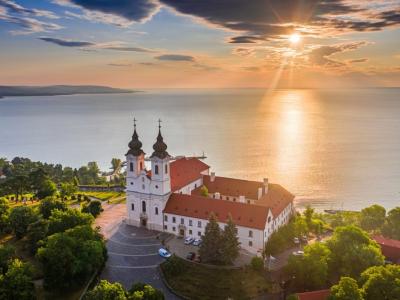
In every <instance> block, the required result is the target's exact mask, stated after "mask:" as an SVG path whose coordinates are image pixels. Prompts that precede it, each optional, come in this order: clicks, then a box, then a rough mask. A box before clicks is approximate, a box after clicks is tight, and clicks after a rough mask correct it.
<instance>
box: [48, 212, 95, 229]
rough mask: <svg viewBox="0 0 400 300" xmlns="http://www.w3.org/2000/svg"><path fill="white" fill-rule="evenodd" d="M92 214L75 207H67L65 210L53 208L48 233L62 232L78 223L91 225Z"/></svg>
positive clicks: (78, 224)
mask: <svg viewBox="0 0 400 300" xmlns="http://www.w3.org/2000/svg"><path fill="white" fill-rule="evenodd" d="M93 220H94V219H93V216H92V215H90V214H87V213H82V212H80V211H79V210H77V209H72V208H69V209H67V210H65V211H62V210H58V209H55V210H53V211H52V213H51V216H50V218H49V235H52V234H54V233H57V232H63V231H65V230H67V229H70V228H74V227H75V226H80V225H91V224H92V223H93Z"/></svg>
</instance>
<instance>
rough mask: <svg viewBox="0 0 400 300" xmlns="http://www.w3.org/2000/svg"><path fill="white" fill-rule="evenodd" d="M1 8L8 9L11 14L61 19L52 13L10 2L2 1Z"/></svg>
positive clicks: (8, 0) (0, 1) (0, 2)
mask: <svg viewBox="0 0 400 300" xmlns="http://www.w3.org/2000/svg"><path fill="white" fill-rule="evenodd" d="M0 6H2V7H4V8H6V9H7V10H8V11H9V12H10V13H15V14H23V15H29V16H35V17H44V18H49V19H59V17H58V16H57V15H56V14H54V13H53V12H51V11H48V10H41V9H35V8H33V9H30V8H26V7H23V6H21V5H19V4H17V3H15V2H14V1H10V0H0Z"/></svg>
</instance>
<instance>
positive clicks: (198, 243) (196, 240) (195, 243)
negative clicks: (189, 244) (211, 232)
mask: <svg viewBox="0 0 400 300" xmlns="http://www.w3.org/2000/svg"><path fill="white" fill-rule="evenodd" d="M201 242H202V240H201V239H195V240H194V241H193V246H200V245H201Z"/></svg>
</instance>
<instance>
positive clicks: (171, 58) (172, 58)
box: [154, 54, 195, 62]
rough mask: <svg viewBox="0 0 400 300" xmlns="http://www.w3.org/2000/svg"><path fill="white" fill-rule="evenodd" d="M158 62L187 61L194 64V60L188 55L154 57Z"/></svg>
mask: <svg viewBox="0 0 400 300" xmlns="http://www.w3.org/2000/svg"><path fill="white" fill-rule="evenodd" d="M154 58H155V59H158V60H165V61H189V62H194V61H195V58H194V57H193V56H190V55H182V54H163V55H159V56H156V57H154Z"/></svg>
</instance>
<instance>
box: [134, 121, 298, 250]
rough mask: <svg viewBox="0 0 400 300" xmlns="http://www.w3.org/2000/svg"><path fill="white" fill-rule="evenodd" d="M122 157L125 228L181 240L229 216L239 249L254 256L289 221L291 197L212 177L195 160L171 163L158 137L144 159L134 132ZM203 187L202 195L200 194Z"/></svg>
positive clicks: (265, 186) (272, 188)
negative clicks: (148, 164) (211, 220)
mask: <svg viewBox="0 0 400 300" xmlns="http://www.w3.org/2000/svg"><path fill="white" fill-rule="evenodd" d="M134 127H135V128H134V133H133V136H132V140H131V141H130V143H129V150H128V152H127V154H126V161H127V175H126V196H127V201H126V205H127V223H128V224H130V225H133V226H138V227H139V226H141V227H145V228H148V229H151V230H157V231H165V232H169V233H172V234H174V235H177V236H182V237H188V236H191V237H194V238H196V237H201V236H202V235H204V231H205V227H206V225H207V223H208V218H209V215H210V213H212V212H213V213H214V214H216V216H217V218H218V221H219V224H220V226H221V228H223V227H224V226H225V223H224V222H225V221H226V220H227V219H228V216H229V215H230V216H232V219H233V221H234V223H235V224H236V226H237V229H238V239H239V242H240V243H241V247H242V248H244V249H246V250H248V251H250V252H252V253H254V254H256V253H260V252H261V251H262V250H263V248H264V245H265V242H266V241H267V240H268V238H269V237H270V236H271V234H272V232H274V231H275V230H277V229H278V228H279V227H280V226H282V225H283V224H286V223H287V222H288V221H289V218H290V216H291V215H292V214H293V212H294V207H293V199H294V196H293V195H292V194H291V193H290V192H288V191H287V190H286V189H284V188H283V187H282V186H280V185H277V184H271V183H269V182H268V180H267V179H264V181H262V182H258V181H248V180H241V179H234V178H227V177H220V176H216V175H215V173H213V172H210V167H209V166H208V165H207V164H205V163H204V162H203V161H201V160H200V159H198V158H194V157H179V158H174V157H172V156H171V155H169V154H168V152H167V151H166V150H167V145H166V144H165V143H164V140H163V137H162V135H161V128H160V126H159V132H158V136H157V140H156V142H155V144H154V145H153V150H154V151H153V153H152V155H151V156H150V157H149V158H148V160H150V162H151V169H150V170H147V169H146V167H145V153H144V151H143V150H142V143H141V142H140V140H139V137H138V134H137V132H136V124H135V125H134ZM203 186H204V187H206V188H207V189H206V190H207V191H208V194H207V195H205V194H204V192H202V187H203Z"/></svg>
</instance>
